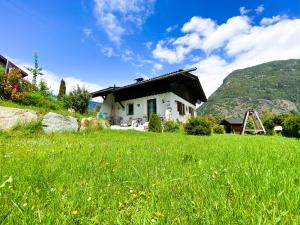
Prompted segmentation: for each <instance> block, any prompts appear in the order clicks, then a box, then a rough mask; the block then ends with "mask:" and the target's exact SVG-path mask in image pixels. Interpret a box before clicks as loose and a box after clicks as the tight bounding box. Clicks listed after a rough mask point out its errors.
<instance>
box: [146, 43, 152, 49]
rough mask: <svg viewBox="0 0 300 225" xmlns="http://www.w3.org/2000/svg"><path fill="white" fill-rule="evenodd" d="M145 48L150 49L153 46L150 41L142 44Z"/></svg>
mask: <svg viewBox="0 0 300 225" xmlns="http://www.w3.org/2000/svg"><path fill="white" fill-rule="evenodd" d="M144 45H145V47H146V48H147V49H151V47H152V45H153V42H152V41H147V42H146V43H144Z"/></svg>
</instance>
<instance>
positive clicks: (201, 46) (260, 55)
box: [152, 15, 300, 96]
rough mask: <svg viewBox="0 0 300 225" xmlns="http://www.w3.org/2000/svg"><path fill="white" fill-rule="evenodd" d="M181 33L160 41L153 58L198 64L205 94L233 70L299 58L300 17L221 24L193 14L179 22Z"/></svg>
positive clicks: (239, 19) (242, 19)
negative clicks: (181, 23)
mask: <svg viewBox="0 0 300 225" xmlns="http://www.w3.org/2000/svg"><path fill="white" fill-rule="evenodd" d="M195 21H198V22H200V24H199V23H196V22H195ZM203 21H204V22H203ZM201 22H202V23H201ZM203 24H205V25H203ZM182 32H183V33H184V36H181V37H177V38H175V39H174V38H173V39H172V38H168V39H166V40H160V41H159V42H158V43H157V45H156V48H155V49H154V50H153V52H152V54H153V57H154V58H157V59H159V60H161V61H166V62H168V63H170V64H174V63H182V62H184V63H186V64H189V66H196V67H198V70H197V71H195V73H196V74H197V75H199V77H200V80H201V82H202V84H203V87H204V90H205V92H206V94H207V95H208V96H209V95H210V94H212V93H213V91H215V90H216V89H217V88H218V86H220V84H222V81H223V79H224V78H225V77H226V76H227V75H228V74H229V73H230V72H232V71H233V70H236V69H241V68H245V67H249V66H253V65H257V64H261V63H265V62H269V61H273V60H282V59H289V58H300V42H299V40H300V19H295V18H294V19H291V18H288V17H287V16H286V15H280V16H274V17H272V18H264V19H262V21H261V23H260V24H258V25H254V24H253V22H252V21H251V20H250V18H249V17H248V16H245V15H244V16H235V17H232V18H229V19H228V20H227V21H226V22H225V23H223V24H217V23H216V22H215V21H213V20H212V19H210V18H199V17H193V18H192V19H191V20H190V21H189V22H187V23H185V24H184V25H183V27H182ZM194 51H195V52H194Z"/></svg>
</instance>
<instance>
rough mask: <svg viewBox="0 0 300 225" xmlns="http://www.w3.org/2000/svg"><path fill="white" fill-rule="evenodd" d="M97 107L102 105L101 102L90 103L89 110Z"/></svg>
mask: <svg viewBox="0 0 300 225" xmlns="http://www.w3.org/2000/svg"><path fill="white" fill-rule="evenodd" d="M97 105H100V106H101V105H102V103H101V102H95V101H89V105H88V109H95V108H96V106H97Z"/></svg>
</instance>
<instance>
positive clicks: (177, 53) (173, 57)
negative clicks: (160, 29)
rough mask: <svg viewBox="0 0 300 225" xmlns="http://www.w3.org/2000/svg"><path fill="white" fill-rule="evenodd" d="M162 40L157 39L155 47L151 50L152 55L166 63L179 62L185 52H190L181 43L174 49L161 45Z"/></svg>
mask: <svg viewBox="0 0 300 225" xmlns="http://www.w3.org/2000/svg"><path fill="white" fill-rule="evenodd" d="M163 45H164V41H159V42H158V43H157V45H156V48H155V49H154V50H153V51H152V54H153V57H154V58H157V59H162V60H165V61H167V62H168V63H170V64H172V63H179V62H181V61H182V60H183V59H184V57H185V56H186V54H187V53H188V52H190V50H189V49H188V48H185V47H183V46H181V45H179V46H177V47H176V48H175V50H171V49H169V48H167V47H163Z"/></svg>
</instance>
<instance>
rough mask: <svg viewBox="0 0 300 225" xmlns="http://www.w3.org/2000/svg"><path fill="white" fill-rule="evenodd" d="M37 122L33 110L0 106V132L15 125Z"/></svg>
mask: <svg viewBox="0 0 300 225" xmlns="http://www.w3.org/2000/svg"><path fill="white" fill-rule="evenodd" d="M37 120H38V116H37V113H36V112H35V111H33V110H27V109H17V108H10V107H3V106H0V130H9V129H12V128H13V127H15V126H17V125H20V124H26V123H30V122H33V121H37Z"/></svg>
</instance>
